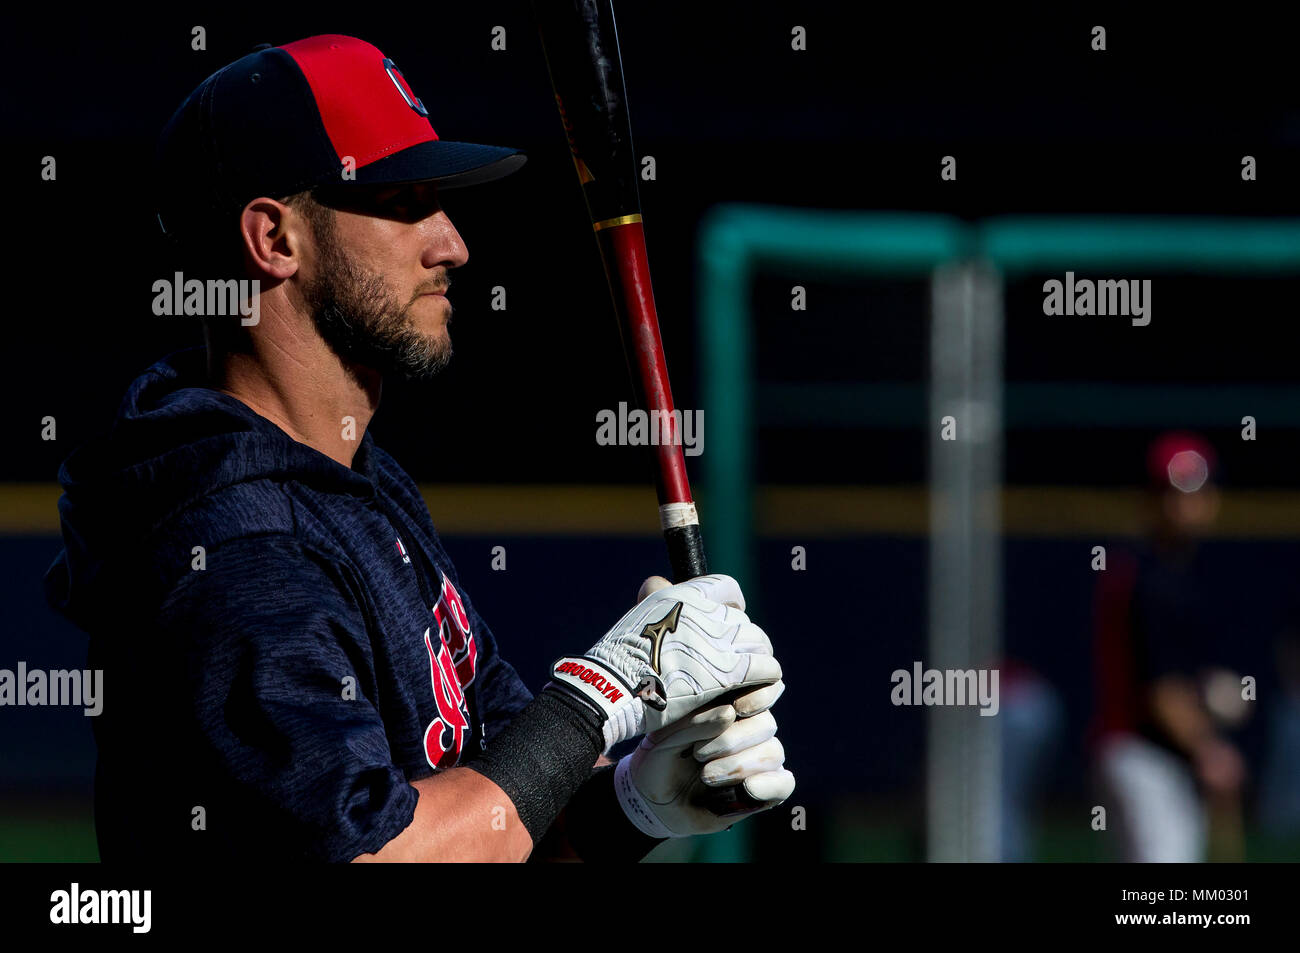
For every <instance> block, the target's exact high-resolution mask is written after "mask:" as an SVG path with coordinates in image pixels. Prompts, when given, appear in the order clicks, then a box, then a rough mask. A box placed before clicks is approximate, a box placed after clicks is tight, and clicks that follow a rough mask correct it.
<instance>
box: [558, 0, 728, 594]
mask: <svg viewBox="0 0 1300 953" xmlns="http://www.w3.org/2000/svg"><path fill="white" fill-rule="evenodd" d="M533 13H534V15H535V17H536V19H537V24H538V29H539V31H540V33H541V37H542V47H543V49H544V50H545V52H546V65H547V68H548V69H549V70H550V75H551V86H552V88H553V89H554V91H555V104H556V105H557V106H558V107H559V110H560V119H561V121H562V122H563V124H564V131H565V133H566V135H567V136H568V139H569V148H570V149H571V150H572V152H573V164H574V168H575V169H576V170H577V173H578V181H579V182H580V183H581V184H582V192H583V195H584V197H585V199H586V202H587V211H588V212H589V213H590V216H591V223H592V227H593V228H594V229H595V233H596V240H597V244H598V245H599V247H600V256H601V260H602V261H603V262H604V265H605V277H606V279H607V280H608V282H609V290H610V295H611V296H612V298H613V301H614V310H615V313H616V314H617V317H618V326H619V332H620V334H621V336H622V340H623V353H624V356H625V357H626V359H627V364H628V372H629V373H630V374H631V377H632V386H633V389H634V391H635V400H636V404H637V406H638V407H640V408H641V409H643V410H645V411H648V412H650V420H651V422H652V426H653V422H654V421H656V420H658V421H660V422H661V423H662V429H661V430H659V432H658V445H657V446H654V447H653V449H654V451H655V488H656V490H657V492H658V494H659V516H660V524H661V526H662V527H663V532H664V541H665V542H666V543H667V545H668V556H669V561H670V563H671V566H672V575H673V581H674V582H682V581H684V580H686V579H691V578H694V577H695V576H701V575H704V574H705V573H707V572H708V566H707V563H706V562H705V558H704V547H703V543H702V541H701V538H700V524H699V519H698V517H697V515H696V512H695V503H694V501H693V500H692V498H691V485H690V480H689V479H688V478H687V475H686V460H685V458H684V456H683V455H682V446H681V434H680V429H679V427H678V418H677V417H676V415H675V414H674V413H673V410H674V407H673V394H672V387H671V385H670V384H669V382H668V366H667V364H666V363H665V362H664V351H663V343H662V342H661V340H660V338H659V317H658V315H657V313H656V312H655V301H654V290H653V288H652V287H651V282H650V265H649V260H648V257H647V255H646V246H645V233H644V231H643V230H642V226H641V197H640V194H639V193H638V191H637V163H636V154H635V152H634V151H633V149H632V126H631V121H630V119H629V118H628V109H627V90H626V88H625V86H624V83H623V62H622V57H621V55H620V53H619V47H618V29H617V26H616V25H615V22H614V8H613V4H612V0H534V2H533ZM656 411H657V412H658V413H657V414H656V413H655V412H656Z"/></svg>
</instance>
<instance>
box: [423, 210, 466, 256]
mask: <svg viewBox="0 0 1300 953" xmlns="http://www.w3.org/2000/svg"><path fill="white" fill-rule="evenodd" d="M424 226H425V228H426V229H427V230H428V233H427V234H428V240H427V241H426V242H425V250H424V265H425V267H426V268H433V267H435V266H437V265H440V264H445V265H447V266H448V267H451V268H458V267H460V266H461V265H463V264H465V263H466V262H467V261H469V249H468V248H467V247H466V246H465V239H463V238H461V237H460V232H458V231H456V226H455V225H453V224H452V223H451V219H450V218H449V217H448V216H447V213H446V212H443V211H439V212H437V213H436V214H434V215H432V216H430V217H429V218H428V219H427V220H426V221H425V223H424Z"/></svg>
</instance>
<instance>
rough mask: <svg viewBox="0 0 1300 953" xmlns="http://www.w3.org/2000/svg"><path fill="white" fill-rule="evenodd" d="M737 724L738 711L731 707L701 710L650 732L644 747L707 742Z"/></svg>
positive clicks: (681, 745)
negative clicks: (648, 745)
mask: <svg viewBox="0 0 1300 953" xmlns="http://www.w3.org/2000/svg"><path fill="white" fill-rule="evenodd" d="M735 722H736V709H734V708H732V707H731V706H730V705H716V704H715V705H712V706H706V707H704V708H699V709H697V710H695V711H693V712H691V713H690V714H689V715H687V716H686V717H685V718H679V719H678V720H677V721H675V722H673V723H672V724H670V725H664V726H663V727H662V728H660V729H658V730H656V731H652V732H650V734H648V735H646V740H645V741H643V742H642V744H643V745H646V744H650V745H665V746H668V747H673V748H677V747H684V746H686V745H689V744H694V743H695V742H697V741H707V740H709V739H711V738H716V737H718V736H719V735H721V734H724V733H725V732H726V731H727V729H728V728H730V727H731V726H732V725H733V724H735Z"/></svg>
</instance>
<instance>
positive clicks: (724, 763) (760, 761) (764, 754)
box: [700, 738, 785, 787]
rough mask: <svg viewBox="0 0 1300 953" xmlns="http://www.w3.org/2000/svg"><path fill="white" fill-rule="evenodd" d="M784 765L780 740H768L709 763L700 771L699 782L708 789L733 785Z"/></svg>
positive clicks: (776, 769) (783, 753)
mask: <svg viewBox="0 0 1300 953" xmlns="http://www.w3.org/2000/svg"><path fill="white" fill-rule="evenodd" d="M783 764H785V748H783V747H782V746H781V739H779V738H769V739H768V740H767V741H764V742H763V743H762V744H760V745H756V746H754V747H753V748H746V749H745V750H744V751H741V752H739V753H738V754H733V755H731V756H730V757H727V758H717V759H715V760H713V761H710V762H709V763H708V764H706V765H705V766H704V767H703V768H702V769H701V770H700V780H701V781H703V782H704V783H705V784H707V785H708V786H709V787H720V786H721V785H724V784H733V783H735V782H736V781H743V780H745V778H749V777H753V776H754V775H756V774H762V773H763V772H765V771H778V770H780V768H781V766H782V765H783Z"/></svg>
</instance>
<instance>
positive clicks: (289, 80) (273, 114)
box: [157, 34, 525, 240]
mask: <svg viewBox="0 0 1300 953" xmlns="http://www.w3.org/2000/svg"><path fill="white" fill-rule="evenodd" d="M524 162H525V156H524V155H523V153H521V152H520V151H519V150H517V149H510V148H506V147H503V146H484V145H475V144H473V143H467V142H447V141H445V140H443V139H439V138H438V134H437V133H436V132H434V129H433V124H432V123H431V122H430V120H429V113H428V110H427V109H426V108H425V106H424V104H423V103H422V102H421V101H420V99H419V98H418V97H417V96H416V95H415V93H414V91H412V89H411V87H410V85H409V84H408V83H407V82H406V79H405V77H403V76H402V73H401V70H399V69H398V68H397V66H396V65H395V64H394V63H393V61H392V60H390V59H388V58H387V57H386V56H384V54H383V53H381V52H380V51H379V50H378V49H376V48H375V47H374V46H372V45H370V44H369V43H366V42H365V41H363V40H359V39H357V38H356V37H351V36H341V35H337V34H327V35H323V36H313V37H308V38H307V39H305V40H298V41H296V42H294V43H288V44H286V45H284V46H279V47H271V46H263V47H260V48H259V49H257V50H255V51H254V52H252V53H250V54H248V55H247V56H245V57H243V58H242V59H239V60H236V61H235V62H234V63H231V64H230V65H229V66H227V67H225V68H224V69H221V70H218V71H217V72H216V73H213V74H212V75H211V76H209V77H208V78H207V79H205V80H204V81H203V82H202V83H200V84H199V86H198V88H197V89H195V90H194V92H192V93H191V94H190V95H189V97H188V98H187V99H186V100H185V102H184V103H182V104H181V107H180V108H179V109H178V110H176V113H175V114H174V115H173V116H172V118H171V120H170V121H169V122H168V123H167V126H166V127H165V128H164V129H163V133H162V137H161V140H160V142H159V147H158V167H157V172H158V175H157V186H158V196H157V199H158V203H157V204H158V219H159V223H160V224H161V225H162V228H163V231H164V232H165V233H167V234H168V235H170V236H172V237H174V238H177V239H180V240H185V239H186V238H188V237H192V236H194V235H196V234H198V233H200V232H202V231H203V230H207V229H211V228H212V227H214V226H215V225H219V224H221V223H222V222H223V221H228V222H231V223H233V221H234V214H235V213H237V212H238V211H240V210H241V209H242V208H243V207H244V205H246V204H247V203H248V202H249V201H251V200H252V199H254V198H257V197H258V196H259V195H267V196H271V197H273V198H278V197H281V196H287V195H292V194H294V193H296V192H302V191H305V190H308V189H313V188H319V187H322V186H327V185H332V186H341V187H343V188H346V187H348V186H349V184H352V183H354V184H356V185H379V184H402V183H409V182H430V181H431V182H435V183H437V185H438V186H439V188H442V189H446V188H457V187H461V186H467V185H478V184H480V183H484V182H491V181H493V180H495V179H499V178H501V177H503V176H506V175H509V174H510V173H511V172H514V171H515V170H516V169H518V168H519V167H520V166H521V165H523V164H524ZM345 168H351V169H353V170H355V175H354V177H351V178H349V177H347V176H345V175H344V169H345Z"/></svg>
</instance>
